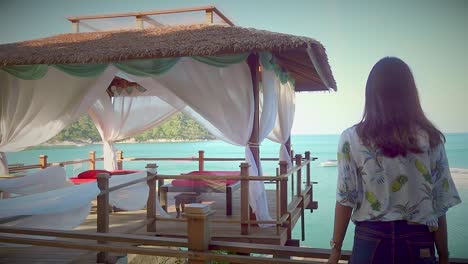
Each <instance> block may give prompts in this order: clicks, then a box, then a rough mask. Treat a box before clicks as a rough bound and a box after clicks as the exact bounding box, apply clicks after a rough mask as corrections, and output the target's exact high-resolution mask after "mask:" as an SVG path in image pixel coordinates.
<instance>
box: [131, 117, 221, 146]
mask: <svg viewBox="0 0 468 264" xmlns="http://www.w3.org/2000/svg"><path fill="white" fill-rule="evenodd" d="M158 139H176V140H199V139H214V137H213V135H211V134H210V133H209V132H208V131H207V130H206V129H205V128H203V127H202V126H201V125H200V124H198V123H197V122H195V121H194V120H193V119H191V118H190V117H189V116H187V115H185V114H183V113H178V114H175V115H174V116H173V117H171V118H170V119H168V120H167V121H166V122H164V123H163V124H161V125H160V126H158V127H155V128H153V129H150V130H147V131H145V132H143V133H142V134H140V135H138V136H136V137H135V140H137V141H148V140H158Z"/></svg>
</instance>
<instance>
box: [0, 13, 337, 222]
mask: <svg viewBox="0 0 468 264" xmlns="http://www.w3.org/2000/svg"><path fill="white" fill-rule="evenodd" d="M200 10H205V11H206V14H207V17H208V18H210V15H211V19H208V22H209V23H205V24H193V25H177V26H163V27H160V26H158V27H152V28H147V29H143V28H142V23H143V22H142V21H149V20H148V16H149V15H151V14H154V12H153V13H151V12H148V13H142V12H139V13H129V14H125V15H126V16H129V17H135V18H136V21H137V25H138V26H139V28H137V29H128V30H116V31H102V32H82V33H79V32H77V33H69V34H60V35H56V36H52V37H46V38H41V39H35V40H29V41H23V42H17V43H11V44H3V45H0V87H1V88H0V107H1V108H0V109H1V110H0V122H1V124H2V125H1V126H0V139H1V141H0V174H6V173H7V172H8V166H7V160H6V156H5V154H4V152H12V151H20V150H22V149H25V148H27V147H31V146H35V145H38V144H41V143H43V142H45V141H47V140H48V139H50V138H52V137H53V136H54V135H56V134H57V133H59V132H60V131H61V130H62V129H63V128H65V127H66V126H67V125H68V124H70V123H71V122H73V121H75V120H76V119H77V118H79V117H80V116H82V115H83V114H85V113H86V112H88V113H89V114H90V116H91V118H92V119H93V121H94V122H95V124H96V126H97V128H98V130H99V132H100V134H101V137H102V140H103V142H104V164H105V165H104V166H105V168H106V169H113V168H114V169H115V168H116V154H115V149H114V147H113V142H114V141H116V140H120V139H124V138H128V137H131V136H133V135H136V134H138V133H141V132H142V131H144V130H146V129H149V128H152V127H154V126H157V125H158V124H160V123H162V122H163V121H165V120H166V119H167V118H168V117H170V116H172V115H173V114H175V113H177V112H180V111H182V112H184V113H186V114H188V115H190V116H191V117H192V118H194V119H195V120H196V121H198V122H199V123H200V124H202V125H203V126H204V127H206V128H207V129H208V130H209V131H210V132H211V133H212V134H213V135H215V136H216V137H217V138H219V139H221V140H223V141H226V142H228V143H231V144H236V145H240V146H245V149H246V162H248V163H249V164H250V165H251V166H250V168H249V175H261V174H262V173H261V163H260V149H259V145H260V144H261V142H262V141H263V140H264V139H265V138H267V137H268V138H269V139H271V140H273V141H276V142H278V143H279V144H281V150H280V154H279V156H280V160H285V161H288V162H291V157H290V156H289V155H290V134H291V127H292V123H293V119H294V111H295V105H294V104H295V103H294V98H295V92H311V91H332V90H336V83H335V80H334V78H333V75H332V72H331V69H330V66H329V64H328V59H327V55H326V53H325V48H324V47H323V45H322V44H320V43H319V42H318V41H316V40H314V39H311V38H308V37H299V36H293V35H288V34H281V33H274V32H269V31H266V30H257V29H253V28H242V27H238V26H233V25H232V23H227V22H226V23H225V24H212V22H213V18H212V16H213V14H214V13H216V14H217V13H219V11H217V9H216V8H214V7H208V8H202V9H200ZM122 16H123V15H122ZM84 19H93V18H92V17H81V18H80V17H74V18H70V19H69V20H70V21H71V22H72V23H73V25H74V28H75V29H76V30H77V29H78V28H79V26H78V25H79V22H80V21H81V20H84ZM210 22H211V23H210ZM152 24H154V25H158V24H157V23H156V24H155V23H152ZM77 31H78V30H77ZM128 83H132V84H138V87H142V89H132V90H131V91H130V92H128V93H121V94H117V93H113V92H112V89H111V88H110V87H112V86H116V85H117V86H119V85H124V86H128ZM249 191H250V193H251V195H250V206H251V207H252V209H253V211H254V212H255V213H256V215H257V219H259V220H267V219H270V216H269V215H268V209H267V208H266V197H265V188H264V186H263V182H261V181H252V182H250V188H249Z"/></svg>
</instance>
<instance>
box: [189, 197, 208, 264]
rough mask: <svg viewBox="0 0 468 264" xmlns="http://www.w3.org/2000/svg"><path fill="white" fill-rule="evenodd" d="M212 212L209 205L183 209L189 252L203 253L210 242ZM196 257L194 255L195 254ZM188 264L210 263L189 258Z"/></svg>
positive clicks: (195, 205) (190, 205)
mask: <svg viewBox="0 0 468 264" xmlns="http://www.w3.org/2000/svg"><path fill="white" fill-rule="evenodd" d="M211 215H213V211H211V210H210V205H209V204H188V205H187V206H186V207H185V216H186V217H187V231H188V234H187V236H188V248H189V250H190V251H199V252H205V251H207V250H208V246H209V244H210V240H211V233H210V218H211ZM195 256H196V254H195ZM188 263H190V264H202V263H203V264H205V263H210V262H209V261H207V260H206V259H204V258H196V257H195V258H189V261H188Z"/></svg>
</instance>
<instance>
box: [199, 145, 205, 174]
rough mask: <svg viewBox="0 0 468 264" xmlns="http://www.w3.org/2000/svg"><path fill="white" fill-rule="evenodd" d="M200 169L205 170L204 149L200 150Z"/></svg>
mask: <svg viewBox="0 0 468 264" xmlns="http://www.w3.org/2000/svg"><path fill="white" fill-rule="evenodd" d="M198 170H199V171H204V170H205V151H203V150H199V151H198Z"/></svg>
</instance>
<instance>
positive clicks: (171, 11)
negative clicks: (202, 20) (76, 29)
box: [67, 6, 220, 23]
mask: <svg viewBox="0 0 468 264" xmlns="http://www.w3.org/2000/svg"><path fill="white" fill-rule="evenodd" d="M215 8H216V7H214V6H201V7H191V8H178V9H166V10H155V11H147V12H128V13H114V14H104V15H92V16H73V17H67V19H68V21H70V22H72V23H73V22H75V21H80V20H86V19H102V18H117V17H131V16H151V15H163V14H174V13H186V12H196V11H205V10H214V9H215ZM217 11H218V12H219V10H217ZM215 12H216V11H215ZM218 12H217V13H218ZM219 13H220V12H219ZM218 15H219V14H218Z"/></svg>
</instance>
